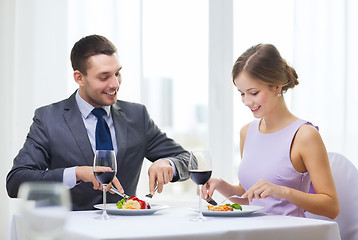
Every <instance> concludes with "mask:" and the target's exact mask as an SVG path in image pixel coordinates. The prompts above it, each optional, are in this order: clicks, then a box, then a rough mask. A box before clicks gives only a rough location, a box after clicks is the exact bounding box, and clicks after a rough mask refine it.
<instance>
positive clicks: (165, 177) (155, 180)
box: [148, 159, 173, 195]
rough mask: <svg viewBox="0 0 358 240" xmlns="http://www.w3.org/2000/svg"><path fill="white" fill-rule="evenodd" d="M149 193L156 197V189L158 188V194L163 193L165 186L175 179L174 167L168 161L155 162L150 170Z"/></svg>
mask: <svg viewBox="0 0 358 240" xmlns="http://www.w3.org/2000/svg"><path fill="white" fill-rule="evenodd" d="M148 175H149V192H150V194H152V195H154V188H155V186H158V193H161V192H162V191H163V185H164V184H167V183H168V182H170V181H171V180H172V179H173V167H172V165H171V164H170V162H169V160H167V159H159V160H157V161H155V162H154V163H153V164H152V165H151V166H150V168H149V169H148Z"/></svg>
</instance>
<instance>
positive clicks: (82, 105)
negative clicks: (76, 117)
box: [76, 90, 111, 118]
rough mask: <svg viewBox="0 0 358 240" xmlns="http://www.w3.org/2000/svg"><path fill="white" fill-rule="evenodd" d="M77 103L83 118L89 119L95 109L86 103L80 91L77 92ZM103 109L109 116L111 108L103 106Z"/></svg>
mask: <svg viewBox="0 0 358 240" xmlns="http://www.w3.org/2000/svg"><path fill="white" fill-rule="evenodd" d="M76 102H77V105H78V109H79V110H80V112H81V114H82V116H83V117H84V118H88V115H90V113H91V112H92V110H93V109H94V108H95V107H93V106H92V105H91V104H89V103H88V102H86V101H85V100H84V99H83V98H82V97H81V96H80V94H79V93H78V90H77V92H76ZM102 108H103V109H104V110H105V111H106V115H107V116H109V114H110V112H111V106H102Z"/></svg>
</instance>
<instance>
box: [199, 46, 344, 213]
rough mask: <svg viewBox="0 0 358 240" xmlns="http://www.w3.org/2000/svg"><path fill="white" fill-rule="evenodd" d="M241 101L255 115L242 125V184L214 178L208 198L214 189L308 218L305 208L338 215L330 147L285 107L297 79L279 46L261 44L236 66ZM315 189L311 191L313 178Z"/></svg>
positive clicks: (234, 73) (207, 187)
mask: <svg viewBox="0 0 358 240" xmlns="http://www.w3.org/2000/svg"><path fill="white" fill-rule="evenodd" d="M232 77H233V83H234V85H235V86H236V87H237V89H238V91H239V92H240V94H241V98H242V102H243V103H244V104H245V105H246V106H247V107H249V108H250V109H251V111H252V113H253V115H254V117H255V118H257V119H256V120H254V121H252V122H251V123H249V124H247V125H245V126H243V127H242V129H241V131H240V151H241V157H242V161H241V163H240V168H239V181H240V184H239V185H232V184H229V183H228V182H226V181H224V180H222V179H217V178H212V179H210V180H209V182H208V183H207V184H206V185H205V186H204V187H203V191H204V195H203V196H204V197H205V198H207V197H209V196H210V197H211V196H212V194H213V192H214V190H217V191H219V192H220V193H221V194H222V195H224V196H225V197H228V196H231V195H239V196H241V195H242V197H243V198H246V199H241V200H233V199H231V200H232V201H236V202H239V203H241V204H248V203H249V202H250V204H253V205H257V206H263V207H264V210H263V211H264V212H267V213H273V214H282V215H291V216H299V217H304V216H305V215H304V211H309V212H311V213H314V214H318V215H324V216H327V217H329V218H332V219H333V218H335V217H336V216H337V215H338V213H339V203H338V197H337V193H336V189H335V185H334V181H333V178H332V174H331V170H330V166H329V161H328V156H327V151H326V148H325V146H324V143H323V141H322V139H321V137H320V134H319V132H318V131H317V129H316V128H315V127H314V126H313V125H312V124H310V123H309V122H307V121H305V120H302V119H299V118H298V117H296V116H295V115H293V114H292V113H291V112H290V111H289V110H288V108H287V106H286V103H285V100H284V98H283V96H282V94H283V93H285V92H286V91H287V90H288V89H289V88H293V87H295V85H297V84H298V81H297V78H298V76H297V74H296V71H295V70H294V69H293V68H292V67H290V66H288V64H287V63H286V61H285V60H284V59H283V58H282V57H281V55H280V53H279V52H278V50H277V49H276V48H275V46H273V45H270V44H258V45H256V46H253V47H251V48H250V49H248V50H247V51H246V52H244V53H243V54H242V55H241V56H240V57H239V58H238V59H237V61H236V62H235V64H234V67H233V70H232ZM311 181H312V185H313V187H314V190H315V192H316V193H315V194H311V193H308V191H309V186H310V182H311Z"/></svg>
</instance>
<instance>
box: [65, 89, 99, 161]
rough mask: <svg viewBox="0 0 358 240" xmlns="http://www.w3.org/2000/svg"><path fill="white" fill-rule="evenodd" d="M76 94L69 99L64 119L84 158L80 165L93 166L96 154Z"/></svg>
mask: <svg viewBox="0 0 358 240" xmlns="http://www.w3.org/2000/svg"><path fill="white" fill-rule="evenodd" d="M75 94H76V93H74V94H72V95H71V97H70V98H69V99H68V104H67V106H66V107H65V113H64V118H65V121H66V123H67V125H68V127H69V128H70V130H71V132H72V135H73V137H74V138H75V140H76V142H77V145H78V148H79V149H80V150H81V152H82V155H83V157H84V161H81V162H80V163H81V164H83V165H87V166H92V165H93V158H94V153H93V150H92V147H91V143H90V141H89V139H88V136H87V131H86V127H85V125H84V123H83V120H82V117H81V113H80V111H79V109H78V106H77V103H76V99H75Z"/></svg>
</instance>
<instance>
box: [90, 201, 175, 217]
mask: <svg viewBox="0 0 358 240" xmlns="http://www.w3.org/2000/svg"><path fill="white" fill-rule="evenodd" d="M106 205H107V212H108V213H110V214H118V215H150V214H153V213H155V212H156V211H159V210H162V209H165V208H168V206H158V205H155V204H153V205H151V208H150V209H118V208H117V206H116V204H115V203H107V204H106ZM94 207H95V208H97V209H101V210H102V209H103V204H96V205H94Z"/></svg>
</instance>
